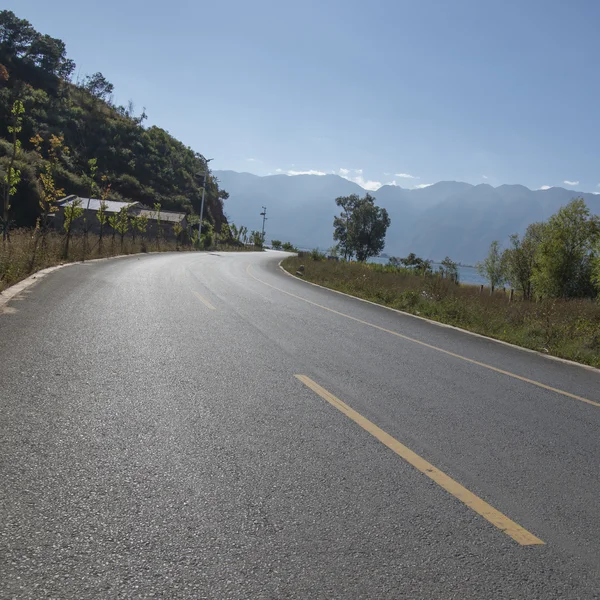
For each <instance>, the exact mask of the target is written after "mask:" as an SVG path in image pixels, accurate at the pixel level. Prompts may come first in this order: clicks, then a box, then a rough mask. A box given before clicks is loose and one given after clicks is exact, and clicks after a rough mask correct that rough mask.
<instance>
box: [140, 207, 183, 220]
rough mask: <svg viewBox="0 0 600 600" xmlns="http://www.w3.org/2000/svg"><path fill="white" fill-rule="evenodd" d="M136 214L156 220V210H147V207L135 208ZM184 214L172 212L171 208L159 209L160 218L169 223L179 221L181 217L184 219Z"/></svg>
mask: <svg viewBox="0 0 600 600" xmlns="http://www.w3.org/2000/svg"><path fill="white" fill-rule="evenodd" d="M135 213H136V214H137V215H140V216H145V217H146V218H148V219H150V220H151V221H156V217H157V216H158V215H157V212H156V211H155V210H147V209H144V208H142V209H137V210H136V211H135ZM185 217H186V214H185V213H180V212H173V211H171V210H161V211H160V220H161V221H165V222H169V223H181V221H183V219H185Z"/></svg>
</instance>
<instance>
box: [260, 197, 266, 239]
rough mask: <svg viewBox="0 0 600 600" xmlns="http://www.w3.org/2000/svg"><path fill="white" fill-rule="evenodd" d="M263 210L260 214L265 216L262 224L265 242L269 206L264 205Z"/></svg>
mask: <svg viewBox="0 0 600 600" xmlns="http://www.w3.org/2000/svg"><path fill="white" fill-rule="evenodd" d="M262 209H263V211H262V212H261V213H260V216H261V217H262V218H263V224H262V234H261V235H262V242H263V244H264V243H265V221H266V220H267V207H266V206H263V207H262Z"/></svg>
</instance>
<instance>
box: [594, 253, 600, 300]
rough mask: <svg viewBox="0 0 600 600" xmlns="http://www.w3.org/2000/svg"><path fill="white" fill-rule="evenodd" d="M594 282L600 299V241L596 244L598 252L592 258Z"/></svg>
mask: <svg viewBox="0 0 600 600" xmlns="http://www.w3.org/2000/svg"><path fill="white" fill-rule="evenodd" d="M592 283H593V284H594V286H595V288H596V292H597V298H598V300H600V242H599V243H597V244H596V252H595V253H594V258H593V260H592Z"/></svg>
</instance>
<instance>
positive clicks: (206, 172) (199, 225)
mask: <svg viewBox="0 0 600 600" xmlns="http://www.w3.org/2000/svg"><path fill="white" fill-rule="evenodd" d="M211 160H212V158H208V159H205V161H206V171H200V172H199V173H197V176H198V177H202V202H201V204H200V223H198V243H200V236H201V235H202V219H203V218H204V194H205V192H206V178H207V177H208V163H209V162H210V161H211Z"/></svg>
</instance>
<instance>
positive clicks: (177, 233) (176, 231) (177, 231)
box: [173, 222, 183, 250]
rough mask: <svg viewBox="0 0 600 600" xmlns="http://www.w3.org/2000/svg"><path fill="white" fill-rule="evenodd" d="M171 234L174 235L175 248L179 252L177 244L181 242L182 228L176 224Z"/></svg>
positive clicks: (179, 224)
mask: <svg viewBox="0 0 600 600" xmlns="http://www.w3.org/2000/svg"><path fill="white" fill-rule="evenodd" d="M173 233H174V234H175V247H176V248H177V250H179V242H180V241H181V234H182V233H183V226H182V225H181V223H179V222H177V223H174V224H173Z"/></svg>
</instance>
